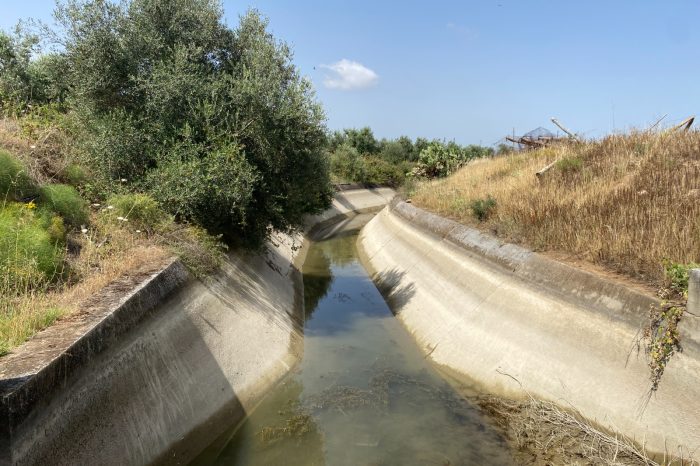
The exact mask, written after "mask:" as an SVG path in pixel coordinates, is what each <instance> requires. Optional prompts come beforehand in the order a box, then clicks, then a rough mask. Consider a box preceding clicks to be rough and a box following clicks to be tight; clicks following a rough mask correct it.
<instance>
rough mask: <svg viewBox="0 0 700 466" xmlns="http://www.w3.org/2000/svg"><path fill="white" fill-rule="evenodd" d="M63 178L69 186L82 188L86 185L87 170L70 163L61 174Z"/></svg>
mask: <svg viewBox="0 0 700 466" xmlns="http://www.w3.org/2000/svg"><path fill="white" fill-rule="evenodd" d="M61 175H62V176H63V178H64V179H65V180H66V181H67V182H68V183H69V184H70V185H71V186H76V187H77V186H82V185H84V184H85V183H87V181H88V179H89V176H88V173H87V170H85V168H84V167H83V166H82V165H79V164H75V163H71V164H70V165H68V166H67V167H66V168H65V169H64V170H63V173H61Z"/></svg>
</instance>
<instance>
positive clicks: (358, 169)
mask: <svg viewBox="0 0 700 466" xmlns="http://www.w3.org/2000/svg"><path fill="white" fill-rule="evenodd" d="M330 159H331V160H330V165H331V172H333V174H334V175H336V176H337V177H338V178H340V179H341V181H355V182H360V181H361V180H363V179H364V178H365V161H364V159H363V158H362V157H361V156H360V153H359V152H358V151H357V149H355V148H354V147H352V146H350V145H348V144H342V145H340V146H339V147H338V148H337V149H336V150H335V151H333V153H332V154H331V157H330Z"/></svg>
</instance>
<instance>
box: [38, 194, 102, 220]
mask: <svg viewBox="0 0 700 466" xmlns="http://www.w3.org/2000/svg"><path fill="white" fill-rule="evenodd" d="M40 202H41V204H42V207H45V208H47V209H49V210H51V212H55V213H57V214H59V215H60V216H61V217H63V219H64V220H65V221H66V223H68V224H69V225H72V226H80V225H85V224H87V223H88V219H89V215H90V214H89V211H88V204H87V202H86V201H85V200H84V199H83V198H82V197H80V194H78V191H76V190H75V188H74V187H73V186H69V185H67V184H48V185H44V186H42V187H41V190H40Z"/></svg>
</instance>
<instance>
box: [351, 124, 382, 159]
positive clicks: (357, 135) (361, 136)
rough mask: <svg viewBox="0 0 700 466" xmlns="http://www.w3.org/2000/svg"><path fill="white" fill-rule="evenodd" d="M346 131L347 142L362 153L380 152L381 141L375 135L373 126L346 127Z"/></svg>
mask: <svg viewBox="0 0 700 466" xmlns="http://www.w3.org/2000/svg"><path fill="white" fill-rule="evenodd" d="M344 133H345V142H346V143H347V144H348V145H350V146H351V147H354V148H355V150H357V152H359V153H360V154H362V155H365V154H376V153H377V152H379V143H378V142H377V139H376V138H375V137H374V133H373V132H372V129H371V128H369V127H367V126H365V127H364V128H360V129H354V128H352V129H346V130H345V131H344Z"/></svg>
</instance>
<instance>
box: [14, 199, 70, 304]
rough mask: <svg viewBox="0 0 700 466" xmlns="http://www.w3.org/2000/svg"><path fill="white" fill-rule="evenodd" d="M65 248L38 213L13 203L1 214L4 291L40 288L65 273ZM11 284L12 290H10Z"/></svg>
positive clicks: (17, 291)
mask: <svg viewBox="0 0 700 466" xmlns="http://www.w3.org/2000/svg"><path fill="white" fill-rule="evenodd" d="M63 258H64V248H63V247H62V246H61V244H60V243H59V242H58V241H56V239H54V238H52V233H50V232H49V231H47V229H46V225H45V221H44V219H42V218H41V217H40V216H39V215H37V214H36V212H35V210H34V209H31V208H28V207H27V206H25V205H24V204H19V203H10V204H7V205H6V206H5V208H3V209H2V210H0V285H2V286H0V288H2V290H3V293H5V292H9V291H10V290H13V291H14V292H16V293H19V292H23V291H25V290H27V289H30V288H37V287H39V286H41V285H43V284H44V283H47V282H49V281H51V280H53V279H54V278H56V277H57V276H59V275H60V274H61V273H62V271H63ZM8 284H10V285H11V286H6V285H8Z"/></svg>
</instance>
